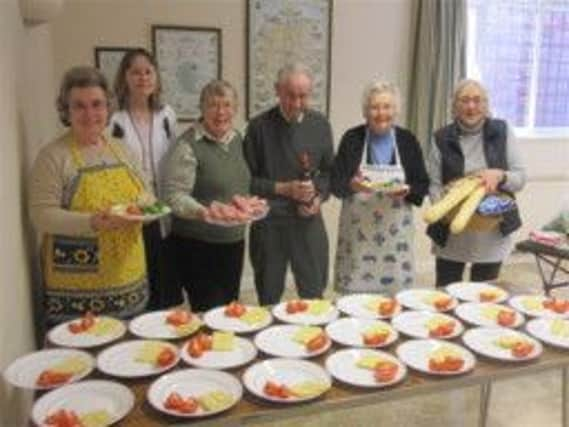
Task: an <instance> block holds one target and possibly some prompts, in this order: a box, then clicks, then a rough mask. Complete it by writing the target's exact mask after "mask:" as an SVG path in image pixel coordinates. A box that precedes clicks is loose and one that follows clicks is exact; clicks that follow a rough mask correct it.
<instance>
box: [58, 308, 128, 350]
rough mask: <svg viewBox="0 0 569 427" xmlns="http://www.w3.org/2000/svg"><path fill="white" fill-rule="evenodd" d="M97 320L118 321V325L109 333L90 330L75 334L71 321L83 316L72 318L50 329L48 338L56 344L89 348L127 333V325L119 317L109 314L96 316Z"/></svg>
mask: <svg viewBox="0 0 569 427" xmlns="http://www.w3.org/2000/svg"><path fill="white" fill-rule="evenodd" d="M95 319H96V321H98V320H103V319H104V320H111V321H113V322H116V326H115V327H113V329H112V330H111V331H110V333H109V334H107V335H94V334H90V333H89V332H82V333H79V334H73V333H71V331H70V330H69V325H70V324H71V323H75V322H80V321H81V318H77V319H75V320H70V321H69V322H65V323H61V324H59V325H57V326H55V327H54V328H53V329H51V331H49V333H48V335H47V338H48V339H49V341H50V342H52V343H53V344H55V345H60V346H63V347H76V348H89V347H98V346H100V345H103V344H108V343H110V342H113V341H115V340H117V339H119V338H120V337H122V336H123V335H124V334H125V333H126V326H125V325H124V323H123V322H122V321H120V320H118V319H114V318H112V317H108V316H96V317H95Z"/></svg>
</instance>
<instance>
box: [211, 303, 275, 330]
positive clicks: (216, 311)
mask: <svg viewBox="0 0 569 427" xmlns="http://www.w3.org/2000/svg"><path fill="white" fill-rule="evenodd" d="M245 308H247V310H250V309H252V308H257V307H255V306H253V305H245ZM203 320H204V323H205V324H206V325H207V326H208V327H209V328H211V329H215V330H216V331H226V332H235V333H236V334H247V333H250V332H256V331H260V330H261V329H264V328H266V327H267V326H269V325H270V324H271V323H272V322H273V317H272V316H271V313H270V312H269V311H268V310H267V317H266V318H265V320H264V321H262V322H259V323H256V324H253V325H250V324H248V323H245V322H243V321H242V320H239V319H238V318H235V317H229V316H226V315H225V306H223V307H217V308H212V309H211V310H209V311H208V312H206V313H205V314H204V316H203Z"/></svg>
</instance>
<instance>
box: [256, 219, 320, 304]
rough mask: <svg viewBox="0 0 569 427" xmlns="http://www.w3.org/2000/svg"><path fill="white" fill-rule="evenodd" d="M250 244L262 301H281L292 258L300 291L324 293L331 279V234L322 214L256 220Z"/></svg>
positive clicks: (312, 295)
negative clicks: (287, 270) (308, 216)
mask: <svg viewBox="0 0 569 427" xmlns="http://www.w3.org/2000/svg"><path fill="white" fill-rule="evenodd" d="M249 244H250V248H249V249H250V256H251V264H252V265H253V269H254V271H255V287H256V290H257V298H258V300H259V304H261V305H267V304H276V303H278V302H279V301H280V299H281V297H282V294H283V292H284V289H285V276H286V269H287V266H288V263H289V262H290V267H291V270H292V273H293V275H294V280H295V281H296V287H297V292H298V295H299V296H300V297H301V298H321V297H322V293H323V292H324V289H325V288H326V284H327V282H328V236H327V235H326V229H325V227H324V222H323V220H322V217H321V216H320V215H318V216H315V217H312V218H290V219H277V220H266V221H259V222H256V223H254V224H253V225H252V226H251V240H250V243H249Z"/></svg>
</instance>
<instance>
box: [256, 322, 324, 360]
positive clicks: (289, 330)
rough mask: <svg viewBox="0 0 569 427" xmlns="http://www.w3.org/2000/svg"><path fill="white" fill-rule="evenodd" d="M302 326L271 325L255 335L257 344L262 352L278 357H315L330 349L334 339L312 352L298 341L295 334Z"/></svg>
mask: <svg viewBox="0 0 569 427" xmlns="http://www.w3.org/2000/svg"><path fill="white" fill-rule="evenodd" d="M300 328H302V326H300V325H278V326H271V327H270V328H267V329H265V330H263V331H261V332H259V333H258V334H257V335H255V345H256V346H257V348H258V349H259V350H261V351H262V352H264V353H266V354H269V355H271V356H277V357H294V358H305V357H314V356H318V355H319V354H322V353H325V352H327V351H328V349H329V348H330V346H331V345H332V341H331V340H330V338H328V342H327V343H326V345H325V346H324V347H322V348H321V349H319V350H317V351H313V352H310V351H308V350H307V349H306V347H305V346H304V345H302V344H300V343H298V342H296V341H293V339H292V338H293V336H294V335H295V334H296V332H297V331H298V330H299V329H300Z"/></svg>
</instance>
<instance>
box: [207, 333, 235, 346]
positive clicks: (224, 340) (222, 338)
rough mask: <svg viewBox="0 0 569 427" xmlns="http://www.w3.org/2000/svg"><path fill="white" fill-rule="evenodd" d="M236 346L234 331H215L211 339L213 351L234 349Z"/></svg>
mask: <svg viewBox="0 0 569 427" xmlns="http://www.w3.org/2000/svg"><path fill="white" fill-rule="evenodd" d="M234 348H235V334H234V333H233V332H214V333H213V335H212V340H211V349H212V350H213V351H233V349H234Z"/></svg>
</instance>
